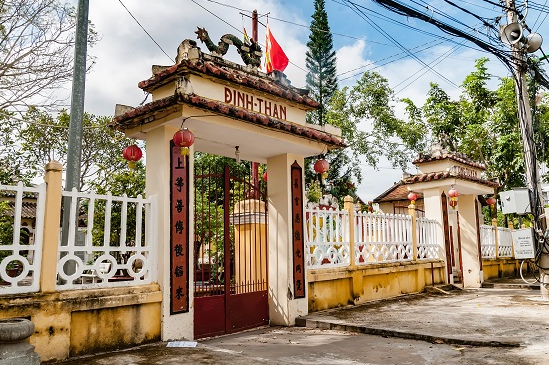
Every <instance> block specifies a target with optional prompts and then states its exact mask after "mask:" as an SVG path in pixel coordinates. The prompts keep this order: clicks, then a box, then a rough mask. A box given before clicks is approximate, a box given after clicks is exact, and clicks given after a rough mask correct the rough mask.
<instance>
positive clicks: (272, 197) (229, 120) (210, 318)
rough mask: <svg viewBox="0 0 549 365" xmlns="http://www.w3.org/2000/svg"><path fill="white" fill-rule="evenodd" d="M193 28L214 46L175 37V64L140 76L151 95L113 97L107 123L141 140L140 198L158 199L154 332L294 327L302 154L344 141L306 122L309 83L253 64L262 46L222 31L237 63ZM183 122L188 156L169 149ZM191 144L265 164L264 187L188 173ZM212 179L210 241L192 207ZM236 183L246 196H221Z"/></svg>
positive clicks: (228, 176)
mask: <svg viewBox="0 0 549 365" xmlns="http://www.w3.org/2000/svg"><path fill="white" fill-rule="evenodd" d="M198 34H199V38H200V39H203V40H204V39H206V44H207V45H208V48H209V49H210V50H211V51H212V54H211V55H210V54H205V53H203V52H202V51H201V50H200V48H198V47H197V45H196V42H194V41H191V40H185V41H183V42H182V43H181V45H180V46H179V48H178V56H177V63H176V64H175V65H173V66H168V67H163V66H153V76H152V77H151V78H149V79H147V80H145V81H142V82H140V83H139V87H140V88H141V89H143V90H144V91H146V92H150V93H151V94H152V99H153V100H152V102H150V103H147V104H145V105H143V106H140V107H137V108H131V107H125V106H121V105H117V112H116V117H115V119H114V121H113V123H112V126H113V127H114V128H117V129H119V130H122V131H124V132H125V133H126V135H127V136H129V137H133V138H139V139H143V140H145V141H146V142H147V156H146V158H147V195H152V194H156V195H157V196H158V214H157V220H158V224H159V251H158V262H159V275H158V280H159V284H160V286H161V288H162V291H163V304H162V313H161V315H162V340H170V339H180V338H186V339H192V338H198V337H203V336H208V335H213V334H221V333H230V332H234V331H236V330H239V329H243V328H249V327H253V326H256V325H261V324H265V323H271V324H279V325H293V324H294V323H295V318H296V317H298V316H300V315H305V314H307V293H306V288H307V283H306V276H305V269H304V261H303V258H304V255H303V235H302V231H303V221H302V219H301V217H303V206H304V204H303V201H302V199H303V196H304V194H303V186H304V181H303V179H304V173H303V169H304V167H305V166H304V158H305V157H308V156H314V155H318V154H321V153H323V152H326V151H327V150H329V149H333V148H341V147H345V143H344V142H343V140H342V139H341V137H340V130H339V129H337V128H334V127H332V126H329V125H326V126H322V127H319V126H314V125H310V124H307V123H306V121H305V115H306V112H307V111H311V110H314V109H315V108H317V107H318V103H316V102H315V101H314V100H312V99H310V98H309V97H308V95H307V94H308V92H307V91H306V90H301V89H298V88H295V87H293V86H291V85H290V82H289V81H288V80H287V79H286V77H285V75H284V74H283V73H280V72H278V71H274V72H272V73H270V74H265V73H263V72H261V71H258V70H257V66H258V63H257V60H256V58H257V55H258V53H259V50H258V49H255V48H254V49H250V48H246V47H244V46H242V45H241V44H237V43H235V42H236V41H234V40H233V38H231V37H228V36H227V35H226V36H223V38H222V41H227V40H229V41H231V42H232V43H229V42H227V46H228V44H237V45H238V49H239V53H240V54H241V55H242V58H243V60H244V61H245V62H246V63H247V66H241V65H238V64H235V63H233V62H229V61H226V60H224V59H222V58H221V57H220V56H221V55H222V54H224V53H221V54H220V48H219V47H216V46H213V47H212V45H213V43H212V42H211V41H209V42H208V41H207V40H209V38H205V37H207V33H205V31H204V30H203V29H202V30H200V29H199V32H198ZM232 37H234V36H232ZM252 48H253V47H252ZM225 52H226V50H225ZM250 55H252V56H254V57H255V58H254V57H252V58H254V59H252V60H250V57H251V56H250ZM183 127H185V128H188V129H189V130H190V131H192V132H193V133H194V136H195V143H194V145H193V146H191V148H190V154H189V155H188V156H184V155H183V156H182V155H180V154H178V152H177V149H178V148H177V147H175V148H174V147H173V145H170V144H171V140H172V137H173V135H174V133H175V132H177V131H178V130H179V129H180V128H183ZM195 151H197V152H203V153H210V154H215V155H220V156H226V157H230V158H235V157H236V158H237V159H238V158H240V159H242V160H245V161H254V162H259V163H266V164H267V169H268V181H267V192H268V193H267V194H265V192H264V191H263V190H262V189H261V187H260V186H258V185H259V184H258V182H257V181H253V180H252V181H250V180H249V178H243V177H241V176H235V175H233V174H232V173H231V171H230V170H228V169H225V170H224V171H223V172H221V173H219V172H216V173H201V172H198V171H194V160H193V153H194V152H195ZM214 175H215V176H214ZM221 175H223V176H221ZM208 179H214V180H216V181H217V182H219V183H221V184H223V189H222V191H224V193H223V203H222V204H221V202H220V204H219V205H216V207H217V208H216V209H220V211H219V212H218V213H220V214H221V213H222V214H223V217H222V218H221V217H220V218H219V219H218V220H215V222H223V228H222V229H221V228H220V229H221V232H220V233H219V234H218V235H217V237H209V238H208V239H206V237H205V235H204V232H201V231H200V230H201V228H200V227H201V224H202V226H203V225H204V224H205V223H206V224H208V223H207V222H208V220H207V219H211V216H208V215H207V214H202V213H204V209H202V213H200V214H197V207H198V206H199V205H200V204H201V203H200V199H203V196H202V195H201V194H202V193H199V192H198V191H197V188H198V189H200V188H201V186H205V185H204V181H206V180H208ZM212 181H213V180H212ZM235 184H236V185H239V186H240V188H241V191H243V192H246V191H248V192H253V194H251V195H250V194H248V195H241V196H236V195H235V194H229V193H228V191H229V190H233V191H234V189H232V187H234V186H235ZM210 213H212V211H210ZM216 214H217V213H216ZM221 242H222V243H221ZM214 246H215V250H214ZM220 268H221V269H220ZM250 308H253V310H254V311H255V316H250ZM205 319H207V320H206V322H205V321H204V320H205Z"/></svg>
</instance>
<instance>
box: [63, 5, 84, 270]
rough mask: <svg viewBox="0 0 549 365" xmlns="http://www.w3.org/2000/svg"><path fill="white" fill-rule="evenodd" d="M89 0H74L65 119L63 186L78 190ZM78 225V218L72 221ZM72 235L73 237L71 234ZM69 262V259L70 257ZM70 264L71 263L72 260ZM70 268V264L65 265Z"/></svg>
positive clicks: (66, 207) (66, 218)
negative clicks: (69, 93) (69, 90)
mask: <svg viewBox="0 0 549 365" xmlns="http://www.w3.org/2000/svg"><path fill="white" fill-rule="evenodd" d="M88 13H89V0H78V12H77V15H76V36H75V45H74V68H73V75H72V96H71V111H70V122H69V145H68V147H67V170H66V176H65V190H66V191H71V190H72V189H73V188H77V189H78V190H80V171H81V158H82V129H83V124H84V94H85V90H86V57H87V48H88ZM70 203H71V201H70V198H69V197H64V198H63V229H62V231H61V232H62V234H61V245H62V246H68V242H69V224H70V222H71V218H73V219H77V216H78V212H77V213H76V215H77V216H76V217H71V216H70V210H71V209H70V206H71V205H70ZM76 224H77V226H78V222H76ZM72 238H73V239H75V237H72ZM71 262H73V261H71ZM73 265H74V264H73ZM69 270H74V268H72V269H69ZM69 273H70V271H69Z"/></svg>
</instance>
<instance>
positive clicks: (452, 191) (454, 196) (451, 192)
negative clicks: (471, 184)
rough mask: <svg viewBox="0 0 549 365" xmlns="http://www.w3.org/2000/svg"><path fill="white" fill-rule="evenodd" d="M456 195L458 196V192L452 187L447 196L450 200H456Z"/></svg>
mask: <svg viewBox="0 0 549 365" xmlns="http://www.w3.org/2000/svg"><path fill="white" fill-rule="evenodd" d="M458 195H459V192H458V191H457V190H456V189H454V188H453V187H452V188H451V189H450V190H448V196H449V197H450V198H457V197H458Z"/></svg>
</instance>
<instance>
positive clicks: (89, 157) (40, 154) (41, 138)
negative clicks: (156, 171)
mask: <svg viewBox="0 0 549 365" xmlns="http://www.w3.org/2000/svg"><path fill="white" fill-rule="evenodd" d="M6 118H7V119H6V125H5V126H4V125H2V127H0V140H2V141H5V142H6V144H5V145H4V147H0V164H2V162H4V163H5V164H6V165H7V166H10V170H16V171H17V176H15V177H13V176H12V175H14V174H13V173H8V174H6V175H8V176H6V179H5V180H8V181H10V180H11V181H12V182H15V181H17V180H23V181H30V180H32V178H34V177H38V176H40V175H41V174H42V172H43V167H44V165H45V164H46V163H48V162H49V161H51V160H57V161H59V162H61V163H65V162H66V154H67V144H68V126H69V119H70V118H69V114H68V113H67V112H66V111H64V110H63V111H61V112H60V113H59V114H57V115H56V116H53V115H51V114H49V113H47V112H44V111H41V110H39V109H37V108H34V107H31V108H30V109H29V111H28V112H27V113H26V114H25V115H24V117H23V120H22V122H21V121H19V120H16V119H15V118H14V117H13V116H8V117H6ZM109 121H110V118H108V117H100V116H95V115H92V114H85V115H84V130H83V140H82V161H81V166H82V167H81V169H82V170H81V171H82V173H81V178H80V187H79V188H80V190H85V189H87V188H89V184H90V182H91V181H94V182H95V183H96V185H101V184H103V183H105V182H106V180H107V178H108V177H109V176H110V175H111V174H113V173H115V172H117V171H119V170H121V169H123V168H124V167H125V161H124V160H123V159H122V158H120V156H121V155H122V151H123V149H124V148H125V147H126V146H128V145H130V144H131V143H133V142H132V140H131V139H129V138H125V137H124V135H123V134H122V133H121V132H117V131H113V130H112V129H110V128H109V127H108V123H109ZM2 176H3V173H0V178H2Z"/></svg>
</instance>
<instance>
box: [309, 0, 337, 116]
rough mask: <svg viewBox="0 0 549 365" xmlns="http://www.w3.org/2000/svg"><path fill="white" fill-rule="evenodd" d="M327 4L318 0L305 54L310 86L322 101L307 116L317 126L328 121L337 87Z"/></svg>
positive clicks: (314, 95)
mask: <svg viewBox="0 0 549 365" xmlns="http://www.w3.org/2000/svg"><path fill="white" fill-rule="evenodd" d="M324 7H325V2H324V0H315V12H314V14H313V15H312V18H313V20H312V21H311V26H310V29H311V33H310V34H309V41H308V42H307V53H306V65H307V76H306V81H307V88H308V89H309V90H311V97H312V98H313V99H315V100H317V101H318V102H319V103H320V108H319V109H318V110H317V111H315V112H312V113H309V115H308V116H307V118H308V122H309V123H313V124H318V125H324V124H325V123H326V121H325V120H324V115H325V112H326V106H327V105H328V103H329V102H330V99H331V98H332V95H333V94H334V92H335V91H336V90H337V74H336V53H335V51H334V49H333V48H334V47H333V41H332V33H331V31H330V26H329V25H328V14H327V13H326V10H325V9H324Z"/></svg>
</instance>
